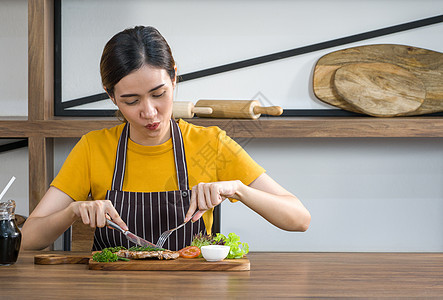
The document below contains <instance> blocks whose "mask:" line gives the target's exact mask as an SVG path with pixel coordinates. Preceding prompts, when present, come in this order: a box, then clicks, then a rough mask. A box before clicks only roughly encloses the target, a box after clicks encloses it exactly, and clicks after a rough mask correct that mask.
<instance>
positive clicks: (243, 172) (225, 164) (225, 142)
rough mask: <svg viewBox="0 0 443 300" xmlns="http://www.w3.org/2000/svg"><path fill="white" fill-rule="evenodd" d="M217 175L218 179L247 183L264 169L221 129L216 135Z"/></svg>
mask: <svg viewBox="0 0 443 300" xmlns="http://www.w3.org/2000/svg"><path fill="white" fill-rule="evenodd" d="M217 149H218V154H217V162H216V164H217V177H218V179H219V180H222V181H224V180H240V181H241V182H243V183H244V184H245V185H249V184H250V183H251V182H253V181H254V180H255V179H257V178H258V177H259V176H260V175H261V174H263V173H264V172H265V169H264V168H262V167H261V166H260V165H259V164H257V163H256V162H255V161H254V160H253V159H252V158H251V156H249V154H248V153H247V152H246V151H245V150H244V149H243V148H242V147H241V146H240V145H239V144H238V143H237V142H236V141H234V140H233V139H231V138H230V137H229V136H227V135H226V132H225V131H221V132H220V134H219V135H218V147H217Z"/></svg>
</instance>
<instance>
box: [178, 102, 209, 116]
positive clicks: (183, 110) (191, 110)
mask: <svg viewBox="0 0 443 300" xmlns="http://www.w3.org/2000/svg"><path fill="white" fill-rule="evenodd" d="M195 113H198V114H201V115H205V114H212V108H210V107H195V106H194V103H192V102H190V101H174V102H173V105H172V115H173V116H174V118H177V119H178V118H193V117H194V114H195Z"/></svg>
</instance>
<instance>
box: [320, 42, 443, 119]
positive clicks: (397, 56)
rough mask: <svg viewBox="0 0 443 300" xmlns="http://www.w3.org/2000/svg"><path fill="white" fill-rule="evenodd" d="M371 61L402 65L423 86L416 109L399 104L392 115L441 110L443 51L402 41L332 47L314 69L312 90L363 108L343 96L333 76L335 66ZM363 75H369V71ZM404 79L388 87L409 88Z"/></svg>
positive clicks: (333, 100)
mask: <svg viewBox="0 0 443 300" xmlns="http://www.w3.org/2000/svg"><path fill="white" fill-rule="evenodd" d="M372 63H384V64H386V65H388V64H389V65H392V66H394V67H398V68H402V69H404V70H405V71H406V72H410V74H411V75H412V76H414V77H415V78H416V82H421V83H422V84H423V86H424V89H425V97H424V99H423V102H422V103H421V105H420V106H419V107H418V108H417V109H416V110H413V111H411V110H407V111H402V110H404V108H402V109H400V112H393V113H392V115H420V114H427V113H433V112H440V111H443V54H442V53H439V52H435V51H431V50H427V49H422V48H417V47H411V46H404V45H391V44H383V45H368V46H360V47H354V48H348V49H344V50H339V51H335V52H332V53H329V54H327V55H325V56H323V57H321V58H320V59H319V60H318V62H317V64H316V66H315V69H314V77H313V88H314V94H315V95H316V97H317V98H319V99H320V100H322V101H323V102H325V103H328V104H331V105H333V106H336V107H339V108H342V109H345V110H349V111H354V112H358V113H361V112H364V110H362V109H361V108H359V107H358V106H356V105H355V103H354V104H352V103H350V102H348V101H347V100H346V99H345V98H344V93H343V89H341V92H340V93H339V91H338V90H337V87H336V83H337V81H340V80H341V79H336V78H335V76H336V72H337V70H339V69H340V68H342V67H345V66H346V67H347V66H349V65H352V64H354V65H355V64H372ZM366 75H367V76H371V75H370V74H369V73H366ZM374 77H376V75H375V74H374ZM388 81H389V80H388ZM406 82H407V81H398V82H397V81H395V80H394V81H393V82H391V84H392V83H394V85H393V86H392V85H391V86H390V91H391V92H392V91H393V90H394V91H397V92H398V93H399V94H401V91H405V90H408V86H406V85H407V84H408V83H406ZM371 84H373V82H372V83H371ZM363 88H366V87H365V86H363ZM368 89H370V87H368ZM382 95H383V93H382ZM345 97H346V96H345ZM380 100H383V99H380ZM411 109H412V108H411Z"/></svg>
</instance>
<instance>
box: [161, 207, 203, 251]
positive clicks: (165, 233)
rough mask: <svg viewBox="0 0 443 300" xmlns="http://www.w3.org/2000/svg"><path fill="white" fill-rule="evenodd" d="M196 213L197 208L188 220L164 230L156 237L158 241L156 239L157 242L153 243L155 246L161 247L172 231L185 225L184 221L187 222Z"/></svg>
mask: <svg viewBox="0 0 443 300" xmlns="http://www.w3.org/2000/svg"><path fill="white" fill-rule="evenodd" d="M197 213H198V210H197V211H196V212H195V213H194V214H193V215H192V217H191V218H190V219H189V220H188V221H186V222H183V223H182V224H180V225H178V226H177V227H175V228H172V229H169V230H166V231H165V232H163V233H162V234H161V235H160V237H159V238H158V241H157V243H156V244H155V245H156V246H157V247H160V248H162V247H163V245H164V244H165V242H166V240H167V239H168V238H169V236H170V235H171V234H172V233H173V232H174V231H176V230H177V229H180V228H182V227H183V226H185V225H186V223H188V222H189V221H190V220H192V218H193V217H194V216H195V215H196V214H197Z"/></svg>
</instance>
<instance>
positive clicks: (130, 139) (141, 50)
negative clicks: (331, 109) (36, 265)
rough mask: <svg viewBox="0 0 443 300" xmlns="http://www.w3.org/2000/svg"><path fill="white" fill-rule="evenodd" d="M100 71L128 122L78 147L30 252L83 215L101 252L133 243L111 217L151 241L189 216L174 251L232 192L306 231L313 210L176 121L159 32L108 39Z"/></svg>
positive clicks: (210, 131) (171, 73) (42, 207)
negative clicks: (93, 229)
mask: <svg viewBox="0 0 443 300" xmlns="http://www.w3.org/2000/svg"><path fill="white" fill-rule="evenodd" d="M100 73H101V77H102V83H103V87H104V89H105V91H106V92H107V93H108V95H109V97H110V99H111V100H112V101H113V102H114V104H115V105H116V106H117V107H118V109H119V113H120V114H121V117H122V118H123V119H124V122H123V124H121V125H119V126H116V127H113V128H110V129H103V130H98V131H93V132H90V133H88V134H86V135H85V136H83V137H82V138H81V140H80V141H79V142H78V143H77V145H76V146H75V147H74V149H73V150H72V152H71V153H70V155H69V156H68V158H67V159H66V161H65V163H64V165H63V167H62V169H61V170H60V172H59V174H58V175H57V177H56V178H55V179H54V181H53V182H52V183H51V187H50V188H49V189H48V191H47V193H46V194H45V196H44V197H43V198H42V200H41V201H40V203H39V204H38V206H37V207H36V208H35V209H34V211H33V212H32V213H31V215H30V216H29V218H28V219H27V221H26V223H25V225H24V226H23V229H22V233H23V247H24V248H25V249H42V248H45V247H47V246H48V245H50V244H51V243H52V242H53V241H54V240H55V239H56V238H57V237H58V236H60V235H61V234H62V233H63V232H64V231H65V230H66V229H67V228H69V226H71V225H72V223H73V222H74V221H76V220H77V219H81V220H82V222H83V223H84V224H89V225H90V226H91V227H96V228H97V229H96V232H95V236H94V246H93V249H102V248H104V247H110V246H120V245H123V246H132V244H129V242H128V241H126V240H125V239H124V237H123V238H122V236H121V235H120V233H118V232H117V231H115V230H112V229H109V228H107V227H105V225H106V218H110V219H112V220H113V221H114V222H115V223H117V224H118V225H120V226H121V227H122V228H123V229H125V230H126V229H129V230H130V231H131V232H133V233H135V234H136V235H140V236H142V237H144V238H145V239H147V240H150V241H153V242H156V241H157V239H158V237H159V235H160V234H161V232H163V231H164V230H166V229H168V228H170V227H175V226H176V225H177V224H180V223H181V222H183V221H184V220H190V219H191V218H192V221H193V222H189V223H188V224H187V225H186V226H185V227H184V229H183V230H178V231H176V232H175V234H173V235H171V237H170V238H169V239H168V241H167V244H165V247H166V248H168V249H171V250H178V249H180V248H183V247H184V246H187V245H189V244H190V242H191V240H192V236H193V234H196V233H198V232H200V231H204V230H205V229H206V232H207V233H210V228H211V226H212V222H213V219H212V210H213V208H214V207H215V206H217V205H219V204H220V203H221V202H222V201H223V200H225V199H226V198H231V199H236V200H238V201H241V202H243V204H245V205H246V206H248V207H249V208H251V209H252V210H254V211H255V212H257V213H258V214H260V215H261V216H262V217H264V218H265V219H266V220H268V221H269V222H270V223H272V224H274V225H275V226H277V227H279V228H281V229H284V230H290V231H305V230H307V228H308V226H309V223H310V214H309V212H308V211H307V210H306V208H305V207H304V206H303V205H302V203H301V202H300V201H299V200H298V199H297V198H296V197H295V196H294V195H292V194H291V193H289V192H288V191H286V190H285V189H284V188H283V187H281V186H280V185H279V184H278V183H276V182H275V181H273V180H272V179H271V178H270V177H269V176H268V175H267V174H266V173H265V171H264V169H263V168H261V167H260V166H259V165H257V164H256V163H255V162H254V161H253V160H252V159H251V158H250V157H249V155H248V154H247V153H246V152H245V151H244V150H243V149H242V148H241V147H240V146H239V145H238V144H237V143H235V142H234V141H233V140H232V139H230V138H229V137H227V136H226V134H225V132H224V131H222V130H220V129H219V128H217V127H208V128H205V127H200V126H195V125H192V124H189V123H187V122H185V121H183V120H179V122H176V121H175V120H174V119H173V118H172V103H173V92H174V89H175V85H176V81H177V68H176V65H175V62H174V59H173V57H172V53H171V50H170V48H169V45H168V44H167V42H166V41H165V39H164V38H163V37H162V36H161V34H160V33H159V32H158V31H157V30H156V29H155V28H152V27H143V26H139V27H135V28H132V29H127V30H124V31H122V32H120V33H118V34H116V35H115V36H114V37H112V38H111V40H109V42H108V43H107V44H106V46H105V48H104V51H103V54H102V58H101V62H100ZM190 186H191V187H192V190H190ZM88 196H90V197H91V198H92V200H90V201H88V200H87V199H88ZM194 212H196V214H195V215H194Z"/></svg>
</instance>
